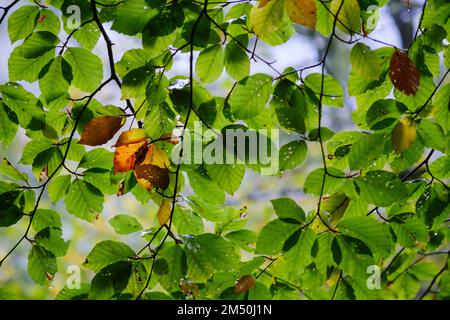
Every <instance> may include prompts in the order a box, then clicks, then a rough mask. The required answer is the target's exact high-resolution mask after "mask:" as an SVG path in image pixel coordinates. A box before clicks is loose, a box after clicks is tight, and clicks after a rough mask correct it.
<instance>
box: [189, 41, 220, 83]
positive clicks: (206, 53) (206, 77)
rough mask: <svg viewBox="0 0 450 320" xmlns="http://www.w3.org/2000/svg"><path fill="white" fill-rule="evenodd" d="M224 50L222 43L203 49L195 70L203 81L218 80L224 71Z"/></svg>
mask: <svg viewBox="0 0 450 320" xmlns="http://www.w3.org/2000/svg"><path fill="white" fill-rule="evenodd" d="M223 63H224V52H223V49H222V46H221V45H220V44H216V45H213V46H211V47H209V48H206V49H205V50H203V51H202V52H201V53H200V55H199V56H198V58H197V61H196V63H195V71H196V73H197V75H198V77H199V78H200V80H201V81H202V82H203V83H210V82H214V81H216V80H217V79H218V78H219V77H220V75H221V74H222V71H223Z"/></svg>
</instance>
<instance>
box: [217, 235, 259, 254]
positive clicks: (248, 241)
mask: <svg viewBox="0 0 450 320" xmlns="http://www.w3.org/2000/svg"><path fill="white" fill-rule="evenodd" d="M257 237H258V235H257V234H256V232H254V231H251V230H245V229H243V230H236V231H231V232H230V233H227V234H226V235H225V238H227V239H228V240H230V241H231V242H233V243H234V244H235V245H237V246H239V247H240V248H242V249H244V250H247V251H250V252H253V251H254V249H252V247H251V246H250V245H254V244H255V243H256V239H257Z"/></svg>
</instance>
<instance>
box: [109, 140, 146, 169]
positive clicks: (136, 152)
mask: <svg viewBox="0 0 450 320" xmlns="http://www.w3.org/2000/svg"><path fill="white" fill-rule="evenodd" d="M147 148H148V147H147V141H141V142H138V143H132V144H127V145H123V146H120V147H119V148H117V149H116V152H115V153H114V173H118V172H127V171H130V170H133V169H134V166H135V164H136V160H137V159H139V157H140V156H141V155H142V154H145V152H146V151H147Z"/></svg>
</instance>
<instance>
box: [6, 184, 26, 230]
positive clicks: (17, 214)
mask: <svg viewBox="0 0 450 320" xmlns="http://www.w3.org/2000/svg"><path fill="white" fill-rule="evenodd" d="M21 195H22V193H21V192H19V191H9V192H5V193H2V194H0V203H1V204H2V205H1V207H0V228H2V227H9V226H11V225H13V224H16V223H17V222H18V221H19V220H20V219H21V218H22V216H23V211H22V206H23V204H22V203H20V202H21V201H20V200H21Z"/></svg>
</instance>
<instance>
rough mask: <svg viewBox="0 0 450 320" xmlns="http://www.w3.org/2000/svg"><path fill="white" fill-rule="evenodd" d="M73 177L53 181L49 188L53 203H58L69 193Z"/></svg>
mask: <svg viewBox="0 0 450 320" xmlns="http://www.w3.org/2000/svg"><path fill="white" fill-rule="evenodd" d="M71 179H72V178H71V176H69V175H65V176H58V177H55V178H53V179H52V180H51V182H50V184H49V186H48V195H49V196H50V200H52V202H53V203H57V202H58V201H59V200H61V199H62V198H63V197H64V196H65V195H66V193H67V190H68V189H69V186H70V181H71Z"/></svg>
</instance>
